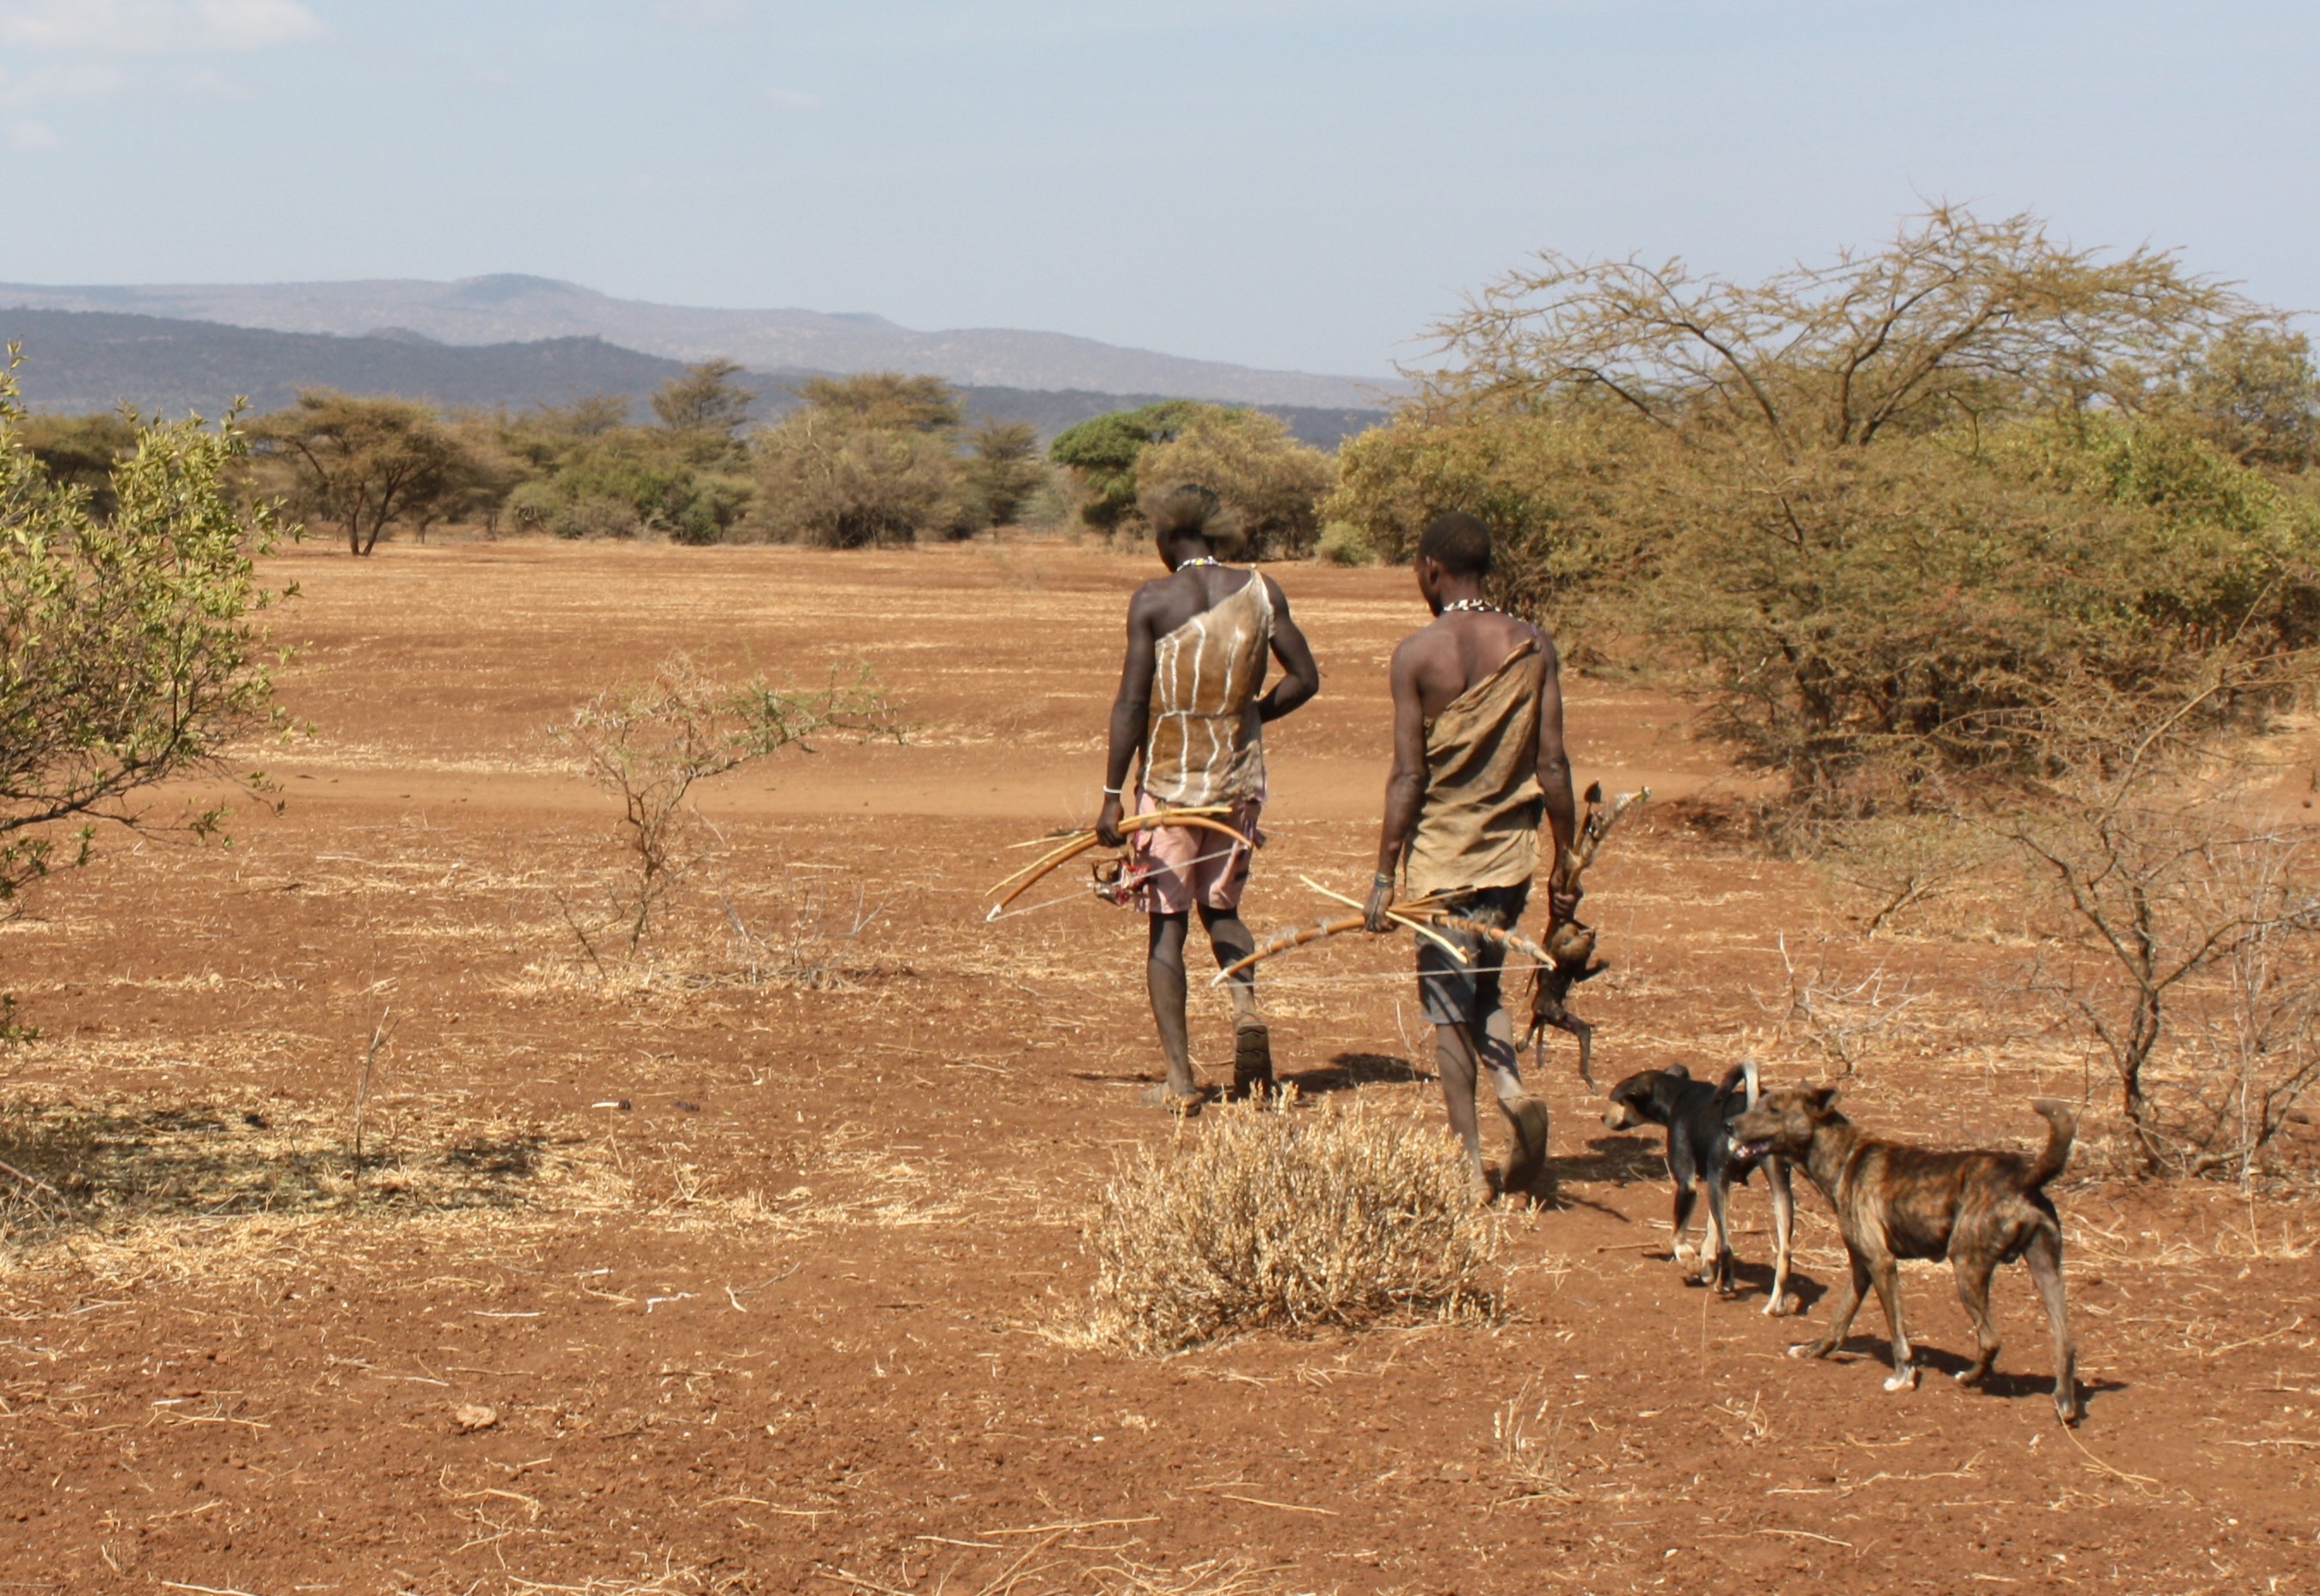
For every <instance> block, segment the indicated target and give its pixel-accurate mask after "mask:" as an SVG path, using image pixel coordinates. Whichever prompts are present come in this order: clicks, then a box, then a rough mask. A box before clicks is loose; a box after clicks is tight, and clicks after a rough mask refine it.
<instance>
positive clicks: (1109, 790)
mask: <svg viewBox="0 0 2320 1596" xmlns="http://www.w3.org/2000/svg"><path fill="white" fill-rule="evenodd" d="M1103 795H1104V796H1105V797H1107V798H1117V797H1119V788H1118V787H1106V788H1105V789H1104V790H1103Z"/></svg>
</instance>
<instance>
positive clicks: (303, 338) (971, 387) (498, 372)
mask: <svg viewBox="0 0 2320 1596" xmlns="http://www.w3.org/2000/svg"><path fill="white" fill-rule="evenodd" d="M10 340H14V341H17V342H21V343H22V344H23V348H24V363H23V367H21V368H20V369H19V370H18V372H17V377H18V380H19V382H20V383H21V384H22V385H23V397H24V401H25V403H26V404H28V405H30V406H31V407H32V409H34V410H41V411H63V412H76V411H78V412H86V411H95V410H110V409H112V408H113V406H115V405H116V404H120V403H122V401H123V400H126V401H127V402H129V403H130V404H133V405H135V406H136V407H137V408H138V409H139V410H140V411H142V412H144V413H146V414H149V415H157V414H158V415H182V414H184V413H186V412H187V411H189V410H190V411H198V412H200V413H202V414H204V415H210V416H214V415H216V414H217V413H219V412H221V411H222V410H223V409H224V408H225V406H226V405H227V404H230V403H231V402H232V400H233V398H234V397H235V396H236V395H237V394H240V395H247V396H248V397H249V400H250V402H251V404H254V405H256V406H257V407H258V409H259V410H262V411H263V410H276V409H279V408H280V407H282V406H283V405H285V404H290V403H291V402H292V401H293V400H294V399H295V398H296V397H297V392H298V390H299V389H300V388H306V387H326V388H337V389H340V390H341V391H343V392H346V393H349V394H401V395H403V397H405V398H412V399H425V400H430V401H431V402H433V403H434V404H440V405H444V406H449V407H474V408H478V409H485V410H491V409H499V408H505V409H510V410H521V409H525V408H527V407H529V406H531V405H535V404H571V403H573V402H574V401H575V400H578V399H585V398H587V397H589V396H590V395H592V394H620V395H621V396H622V397H624V398H626V399H628V400H629V401H630V404H631V406H632V409H633V411H634V412H635V413H637V414H638V415H639V417H640V418H641V417H643V416H645V415H646V414H648V413H647V412H646V410H645V406H644V401H645V400H646V399H647V398H648V396H649V395H650V394H652V392H653V390H654V389H656V388H657V387H659V386H660V385H661V384H663V383H665V382H666V381H667V380H668V379H669V378H671V377H673V376H678V375H680V374H681V373H682V372H683V371H684V363H683V362H682V361H679V360H675V359H672V358H668V357H666V356H661V355H648V354H644V353H642V352H640V351H639V350H636V349H622V348H621V346H619V345H618V344H612V343H607V342H605V341H604V340H603V339H600V338H570V337H567V338H550V339H539V340H532V341H530V342H514V343H494V344H449V343H439V342H437V341H436V340H434V339H432V338H430V337H429V336H428V335H426V334H424V333H422V332H419V331H414V330H412V329H410V328H403V327H391V328H383V329H381V330H380V331H377V332H376V333H373V334H372V335H370V336H368V337H363V338H342V337H339V336H337V335H335V334H330V333H315V332H276V331H268V330H266V329H263V328H253V327H233V326H226V325H222V324H220V323H217V322H198V321H195V322H188V321H170V320H166V319H164V318H161V317H158V316H139V315H121V314H114V313H104V312H95V311H52V310H5V309H0V342H7V341H10ZM825 375H829V374H828V373H826V372H817V371H811V370H800V369H795V368H792V369H787V370H778V371H749V372H748V373H747V374H746V376H743V377H742V378H741V379H740V380H741V381H742V382H744V383H745V384H746V385H748V386H749V387H752V388H754V389H756V390H757V404H756V405H755V407H754V411H755V413H756V414H757V416H758V417H759V418H760V419H763V418H767V417H771V416H775V415H779V414H780V413H783V412H784V411H786V410H788V409H790V408H791V407H792V406H793V404H796V403H797V401H796V400H795V398H794V397H793V395H792V394H790V393H789V392H788V391H787V390H788V389H789V387H791V386H793V385H796V384H797V383H799V382H801V381H802V380H804V379H805V378H807V377H811V376H825ZM957 386H958V388H959V392H960V396H961V397H962V398H963V399H964V400H965V404H966V411H967V414H968V415H970V416H979V415H986V414H987V415H991V416H994V417H996V418H997V419H999V420H1001V421H1005V422H1031V423H1032V424H1033V425H1035V426H1037V427H1038V429H1039V431H1040V435H1041V436H1042V437H1053V436H1054V435H1055V434H1056V432H1058V431H1062V430H1063V429H1064V428H1065V427H1067V426H1070V425H1071V424H1072V423H1073V422H1079V421H1084V420H1086V419H1087V418H1088V417H1089V416H1092V415H1101V414H1102V413H1104V412H1106V411H1110V410H1125V409H1129V408H1131V407H1133V406H1136V405H1138V404H1149V403H1150V402H1151V401H1152V400H1154V399H1155V398H1158V397H1161V396H1162V395H1159V394H1150V393H1128V394H1113V393H1101V392H1094V391H1090V390H1086V389H1032V388H1015V387H1008V386H1005V385H981V384H970V383H962V384H959V385H957ZM1172 396H1175V395H1172ZM1258 408H1262V409H1265V410H1269V411H1272V412H1273V413H1274V414H1276V415H1278V416H1280V417H1281V418H1282V420H1283V421H1285V422H1288V423H1289V427H1290V430H1291V431H1292V432H1294V433H1296V435H1297V436H1298V437H1300V438H1301V439H1303V440H1305V441H1306V442H1308V443H1310V444H1313V445H1315V446H1316V447H1318V448H1322V449H1331V448H1335V447H1336V446H1337V442H1338V441H1339V440H1341V439H1343V438H1345V437H1346V435H1347V434H1349V433H1352V432H1357V431H1361V430H1362V429H1363V428H1364V427H1367V426H1371V425H1373V424H1375V423H1376V422H1380V421H1382V420H1383V419H1384V418H1385V413H1384V412H1383V411H1380V410H1368V409H1354V408H1344V409H1331V408H1327V407H1319V406H1310V405H1291V404H1267V405H1263V406H1259V407H1258Z"/></svg>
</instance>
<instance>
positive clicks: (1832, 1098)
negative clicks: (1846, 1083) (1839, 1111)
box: [1804, 1086, 1837, 1120]
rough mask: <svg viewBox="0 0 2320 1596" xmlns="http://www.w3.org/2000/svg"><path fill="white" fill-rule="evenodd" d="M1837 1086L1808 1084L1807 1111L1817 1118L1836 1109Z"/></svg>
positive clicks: (1805, 1091) (1805, 1096) (1806, 1095)
mask: <svg viewBox="0 0 2320 1596" xmlns="http://www.w3.org/2000/svg"><path fill="white" fill-rule="evenodd" d="M1836 1093H1837V1088H1835V1086H1808V1087H1806V1088H1805V1090H1804V1098H1805V1111H1807V1112H1808V1113H1809V1114H1811V1115H1812V1117H1813V1118H1814V1119H1816V1120H1817V1119H1819V1118H1821V1117H1822V1116H1823V1115H1825V1114H1831V1113H1834V1112H1835V1111H1836Z"/></svg>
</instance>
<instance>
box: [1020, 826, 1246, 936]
mask: <svg viewBox="0 0 2320 1596" xmlns="http://www.w3.org/2000/svg"><path fill="white" fill-rule="evenodd" d="M1245 851H1246V850H1245V849H1244V848H1242V847H1241V845H1240V844H1239V843H1237V842H1236V843H1234V844H1232V845H1231V846H1230V847H1229V848H1220V849H1219V850H1218V851H1217V852H1215V853H1212V854H1202V855H1201V856H1200V857H1198V858H1192V859H1186V860H1185V861H1184V862H1183V864H1181V865H1168V866H1158V867H1159V868H1165V870H1167V872H1168V873H1169V874H1170V875H1183V873H1184V872H1185V871H1187V870H1190V869H1191V868H1192V866H1195V865H1208V864H1213V863H1215V862H1216V861H1217V860H1219V859H1229V858H1230V857H1233V855H1235V854H1237V853H1242V852H1245ZM1097 895H1098V894H1097V893H1096V892H1095V890H1094V889H1093V887H1092V886H1083V887H1080V888H1079V889H1078V890H1076V891H1074V892H1068V893H1062V894H1060V895H1059V896H1056V897H1053V898H1042V899H1041V900H1040V901H1039V902H1036V903H1029V904H1026V905H1025V906H1023V907H1022V908H1020V909H1004V910H993V911H991V912H990V913H987V914H985V915H984V916H983V924H985V925H997V924H998V923H999V922H1000V921H1001V920H1013V919H1014V918H1015V917H1016V916H1017V915H1019V914H1037V913H1038V911H1040V910H1042V909H1053V908H1054V907H1055V906H1056V904H1058V903H1069V902H1074V900H1076V899H1080V898H1092V897H1095V896H1097Z"/></svg>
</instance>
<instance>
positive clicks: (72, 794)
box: [0, 351, 295, 901]
mask: <svg viewBox="0 0 2320 1596" xmlns="http://www.w3.org/2000/svg"><path fill="white" fill-rule="evenodd" d="M12 355H13V351H12ZM11 367H13V358H12V361H11ZM15 391H16V390H15V383H14V377H13V376H11V375H9V374H8V372H7V371H0V901H5V900H8V899H12V898H14V896H15V894H16V893H17V892H18V891H19V890H20V889H21V888H22V887H23V886H24V884H26V883H28V882H30V881H31V880H32V879H34V878H35V877H38V876H40V875H43V874H45V873H46V872H48V871H49V870H50V869H51V868H53V867H56V866H60V865H74V864H79V863H81V862H83V861H84V860H86V858H87V857H89V852H90V848H91V846H92V843H93V840H94V836H95V825H96V824H97V823H98V822H114V823H118V824H121V825H123V826H128V827H131V828H135V829H149V828H150V825H151V824H152V823H153V822H152V821H150V816H149V815H148V814H147V813H146V812H143V811H140V809H139V808H138V807H137V806H136V800H137V798H138V796H139V794H140V793H144V792H146V791H148V790H149V789H150V788H152V787H153V786H154V785H156V784H159V783H161V782H165V781H168V780H170V779H172V778H173V777H181V776H185V775H193V774H196V773H200V772H212V773H215V772H219V771H222V770H224V769H225V768H226V764H225V761H226V758H227V753H228V750H229V748H231V746H232V745H233V744H234V743H236V742H237V741H239V740H241V739H247V738H249V737H250V736H252V735H253V734H255V733H257V732H259V731H261V730H265V729H267V728H268V727H270V726H272V725H274V724H275V723H276V720H277V716H278V712H277V711H276V708H275V705H274V700H273V684H272V678H271V676H270V675H269V673H268V669H267V663H268V662H267V654H266V650H265V647H264V644H265V638H264V634H263V633H262V632H261V631H260V630H258V625H257V623H256V621H255V616H256V614H257V612H260V611H262V610H264V609H265V608H267V605H268V604H270V603H273V602H274V601H276V599H280V598H284V597H286V596H288V595H289V594H290V593H291V592H292V591H295V590H292V589H282V590H270V589H268V588H267V587H266V586H265V585H263V584H262V583H261V582H260V581H259V580H258V574H257V571H256V568H255V566H254V564H253V561H254V558H255V557H256V556H258V555H259V554H262V553H264V552H266V551H267V549H270V548H271V547H272V545H273V541H274V537H275V525H274V519H273V512H272V510H271V508H270V507H269V506H267V505H265V504H259V505H258V506H257V507H255V508H253V509H249V510H246V511H245V510H242V509H240V508H238V507H237V505H236V503H235V500H234V496H233V494H231V492H230V491H229V486H228V477H229V475H230V473H231V469H232V467H233V464H234V462H235V461H236V460H237V459H238V458H240V456H241V455H242V453H243V452H244V449H245V447H246V445H245V440H244V439H243V437H242V434H241V433H240V431H239V429H238V428H237V426H236V425H235V419H234V417H233V416H231V415H229V416H228V417H227V419H226V422H225V424H224V425H223V426H222V427H219V428H215V429H211V428H206V427H204V425H203V424H202V422H200V420H199V419H198V418H188V419H187V420H186V421H183V422H172V423H167V424H163V423H138V424H136V425H135V427H134V448H133V450H132V452H131V453H130V455H129V456H128V458H125V459H122V460H121V461H119V462H118V463H117V464H115V465H114V466H113V468H112V472H111V476H110V477H109V480H108V486H109V488H110V494H111V498H112V501H113V508H112V512H111V513H110V514H109V515H106V516H103V517H100V516H98V515H96V514H95V512H93V511H92V509H91V495H90V493H89V491H88V490H87V489H86V487H85V486H81V485H68V484H62V483H59V482H58V481H57V480H55V479H54V478H53V477H51V476H50V475H49V473H48V472H47V471H46V470H44V469H43V468H42V467H41V464H40V462H39V461H38V460H37V459H36V458H34V457H33V455H32V451H31V450H30V449H28V448H27V447H26V446H25V443H24V440H23V433H22V422H23V410H22V409H21V408H20V407H19V406H18V404H16V402H15ZM244 781H245V783H246V784H247V785H249V787H251V788H253V789H256V790H263V788H264V786H265V780H264V777H263V776H262V775H258V774H256V773H249V774H248V775H245V777H244ZM224 814H225V811H224V809H223V807H222V806H218V805H213V806H210V807H207V808H201V809H197V810H195V811H194V812H191V813H189V814H188V815H186V817H185V820H184V822H183V823H184V824H185V825H186V826H187V827H188V828H189V829H190V830H192V831H194V832H195V834H197V835H208V834H211V833H213V832H214V831H215V830H217V829H218V827H219V825H220V824H221V822H222V820H223V818H224ZM66 828H69V829H70V830H68V831H67V834H66V836H65V837H64V838H63V839H61V840H63V841H65V843H66V844H67V846H66V847H65V848H63V849H61V850H60V849H59V848H58V846H57V844H58V842H59V836H58V833H59V830H63V829H66Z"/></svg>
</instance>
